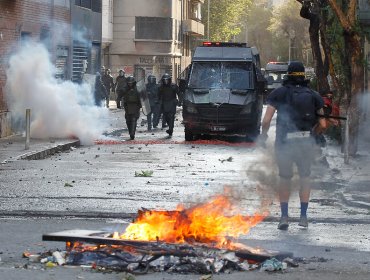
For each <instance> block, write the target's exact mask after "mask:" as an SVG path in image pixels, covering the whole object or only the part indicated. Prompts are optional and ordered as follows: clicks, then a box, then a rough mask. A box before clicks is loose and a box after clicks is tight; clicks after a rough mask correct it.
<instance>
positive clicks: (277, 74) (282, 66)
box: [265, 62, 288, 93]
mask: <svg viewBox="0 0 370 280" xmlns="http://www.w3.org/2000/svg"><path fill="white" fill-rule="evenodd" d="M287 73H288V63H287V62H269V63H267V64H266V68H265V78H266V80H267V93H270V92H271V91H273V90H274V89H276V88H278V87H281V85H282V82H283V80H284V76H285V75H286V74H287Z"/></svg>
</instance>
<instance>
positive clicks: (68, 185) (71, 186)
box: [64, 183, 73, 188]
mask: <svg viewBox="0 0 370 280" xmlns="http://www.w3.org/2000/svg"><path fill="white" fill-rule="evenodd" d="M64 187H66V188H67V187H68V188H73V185H71V184H70V183H64Z"/></svg>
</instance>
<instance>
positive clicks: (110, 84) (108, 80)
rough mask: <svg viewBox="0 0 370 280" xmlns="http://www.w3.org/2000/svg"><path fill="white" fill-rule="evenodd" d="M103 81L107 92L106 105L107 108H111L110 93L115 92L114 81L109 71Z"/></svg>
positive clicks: (105, 72) (107, 70) (106, 70)
mask: <svg viewBox="0 0 370 280" xmlns="http://www.w3.org/2000/svg"><path fill="white" fill-rule="evenodd" d="M102 81H103V84H104V86H105V89H106V90H107V98H106V100H105V103H106V106H107V108H109V100H110V93H111V90H113V91H114V80H113V77H112V75H111V72H110V70H109V69H105V71H104V75H103V76H102Z"/></svg>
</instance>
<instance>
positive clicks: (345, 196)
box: [326, 143, 370, 213]
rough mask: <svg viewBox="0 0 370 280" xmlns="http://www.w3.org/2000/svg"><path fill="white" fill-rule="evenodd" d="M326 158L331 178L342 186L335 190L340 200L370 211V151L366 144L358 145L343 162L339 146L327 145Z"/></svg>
mask: <svg viewBox="0 0 370 280" xmlns="http://www.w3.org/2000/svg"><path fill="white" fill-rule="evenodd" d="M326 159H327V161H328V163H329V170H330V172H331V173H332V178H333V179H335V181H337V182H340V183H339V184H340V185H343V186H344V188H343V189H341V190H340V191H338V192H337V194H338V196H339V197H340V198H341V200H342V201H343V202H344V203H345V204H346V205H348V206H350V207H355V208H362V209H367V210H368V211H369V213H370V152H369V151H368V144H367V143H365V144H364V143H362V144H360V145H359V149H358V153H357V155H356V156H355V157H353V158H350V161H349V164H345V163H344V155H343V154H342V153H341V151H340V147H339V146H328V147H327V150H326Z"/></svg>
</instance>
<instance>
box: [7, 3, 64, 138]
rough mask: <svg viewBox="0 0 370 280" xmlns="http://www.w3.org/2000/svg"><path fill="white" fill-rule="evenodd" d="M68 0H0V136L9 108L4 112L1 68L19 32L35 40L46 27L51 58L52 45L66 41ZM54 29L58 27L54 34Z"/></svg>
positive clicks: (18, 36)
mask: <svg viewBox="0 0 370 280" xmlns="http://www.w3.org/2000/svg"><path fill="white" fill-rule="evenodd" d="M69 3H70V1H69V0H22V1H20V0H17V1H15V0H1V1H0V137H4V136H7V135H9V134H10V124H9V122H10V115H11V112H8V107H7V104H6V99H5V91H4V86H5V83H6V73H5V71H6V65H7V61H8V59H9V57H10V55H11V54H12V52H14V51H15V50H16V49H17V47H19V42H20V36H21V33H22V32H28V33H30V36H31V38H32V39H35V40H39V39H40V33H41V30H42V28H44V29H47V30H49V31H50V32H51V36H52V38H51V44H50V45H49V50H50V52H51V54H52V59H54V60H55V58H56V46H57V45H58V44H62V45H66V46H69V45H70V37H69V35H68V34H69V32H68V23H69V22H70V4H69ZM65 29H67V33H66V32H65ZM54 30H59V31H58V34H55V36H53V31H54ZM66 34H67V35H66ZM56 38H58V40H56Z"/></svg>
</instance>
